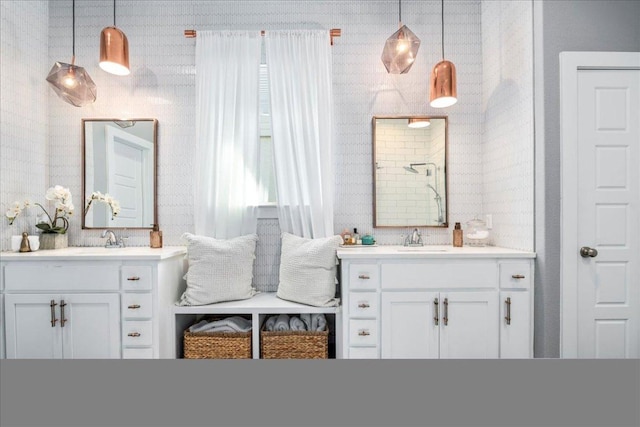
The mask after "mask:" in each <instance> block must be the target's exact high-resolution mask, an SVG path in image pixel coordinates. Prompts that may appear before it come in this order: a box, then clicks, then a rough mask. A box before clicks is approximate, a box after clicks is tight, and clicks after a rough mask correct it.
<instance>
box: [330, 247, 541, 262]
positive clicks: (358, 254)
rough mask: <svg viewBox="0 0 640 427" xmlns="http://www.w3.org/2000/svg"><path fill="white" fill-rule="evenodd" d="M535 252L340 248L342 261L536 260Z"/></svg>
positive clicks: (477, 248) (483, 248)
mask: <svg viewBox="0 0 640 427" xmlns="http://www.w3.org/2000/svg"><path fill="white" fill-rule="evenodd" d="M535 257H536V254H535V252H529V251H520V250H517V249H508V248H501V247H498V246H484V247H473V246H463V247H461V248H454V247H453V246H451V245H425V246H418V247H407V246H391V245H384V246H364V245H358V246H354V247H340V248H338V258H340V259H367V258H369V259H370V258H384V259H394V258H397V259H400V258H402V259H407V258H413V259H415V258H535Z"/></svg>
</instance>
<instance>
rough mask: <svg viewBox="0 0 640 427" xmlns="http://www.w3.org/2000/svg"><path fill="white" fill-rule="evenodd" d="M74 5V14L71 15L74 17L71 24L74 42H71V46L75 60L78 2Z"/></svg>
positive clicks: (74, 0)
mask: <svg viewBox="0 0 640 427" xmlns="http://www.w3.org/2000/svg"><path fill="white" fill-rule="evenodd" d="M72 5H73V6H72V9H73V12H72V14H71V16H72V18H71V20H72V24H71V27H72V29H71V40H72V42H71V46H72V47H71V52H72V53H73V57H74V58H75V56H76V0H73V2H72Z"/></svg>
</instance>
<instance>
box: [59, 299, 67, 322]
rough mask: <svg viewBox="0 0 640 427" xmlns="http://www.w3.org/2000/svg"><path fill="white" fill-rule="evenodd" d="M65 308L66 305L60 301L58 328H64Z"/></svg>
mask: <svg viewBox="0 0 640 427" xmlns="http://www.w3.org/2000/svg"><path fill="white" fill-rule="evenodd" d="M66 306H67V304H66V303H65V302H64V300H63V299H61V300H60V327H61V328H64V324H65V323H66V321H67V319H65V318H64V308H65V307H66Z"/></svg>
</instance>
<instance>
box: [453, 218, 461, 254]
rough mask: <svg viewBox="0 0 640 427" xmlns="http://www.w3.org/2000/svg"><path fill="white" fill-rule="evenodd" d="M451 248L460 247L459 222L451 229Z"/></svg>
mask: <svg viewBox="0 0 640 427" xmlns="http://www.w3.org/2000/svg"><path fill="white" fill-rule="evenodd" d="M453 246H454V247H456V248H461V247H462V228H461V227H460V223H459V222H456V225H455V226H454V227H453Z"/></svg>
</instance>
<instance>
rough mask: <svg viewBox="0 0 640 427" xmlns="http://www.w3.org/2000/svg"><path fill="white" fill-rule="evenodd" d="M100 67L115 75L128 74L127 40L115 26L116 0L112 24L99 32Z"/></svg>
mask: <svg viewBox="0 0 640 427" xmlns="http://www.w3.org/2000/svg"><path fill="white" fill-rule="evenodd" d="M100 68H102V69H103V70H104V71H106V72H107V73H111V74H115V75H117V76H126V75H129V73H130V71H129V41H128V40H127V36H126V35H125V34H124V33H123V32H122V30H120V29H119V28H117V27H116V1H115V0H113V26H111V27H106V28H104V29H103V30H102V32H101V33H100Z"/></svg>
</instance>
